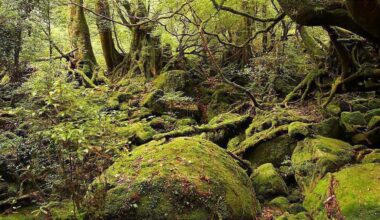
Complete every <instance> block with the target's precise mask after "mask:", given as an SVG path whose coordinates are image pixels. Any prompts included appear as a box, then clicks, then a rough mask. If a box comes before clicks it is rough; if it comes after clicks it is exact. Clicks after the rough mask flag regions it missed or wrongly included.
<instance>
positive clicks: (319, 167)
mask: <svg viewBox="0 0 380 220" xmlns="http://www.w3.org/2000/svg"><path fill="white" fill-rule="evenodd" d="M353 157H354V151H353V147H352V146H351V145H350V144H348V143H346V142H343V141H340V140H337V139H332V138H326V137H322V136H317V137H315V138H306V139H305V140H304V141H301V142H298V144H297V147H296V149H295V150H294V153H293V155H292V165H293V167H294V169H295V177H296V180H297V183H298V185H300V186H301V188H302V189H303V190H305V191H308V190H309V189H312V188H313V186H314V185H315V183H316V182H317V181H318V180H319V179H320V178H322V177H323V176H324V175H325V174H326V173H327V172H334V171H336V170H337V169H339V168H340V167H342V166H344V165H345V164H347V163H349V162H351V161H352V159H353Z"/></svg>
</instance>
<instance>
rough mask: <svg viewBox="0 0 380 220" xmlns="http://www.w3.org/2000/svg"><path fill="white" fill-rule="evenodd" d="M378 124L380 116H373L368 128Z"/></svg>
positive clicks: (379, 123) (370, 128)
mask: <svg viewBox="0 0 380 220" xmlns="http://www.w3.org/2000/svg"><path fill="white" fill-rule="evenodd" d="M378 126H380V116H374V117H372V118H371V120H370V121H369V122H368V129H369V130H372V129H374V128H376V127H378Z"/></svg>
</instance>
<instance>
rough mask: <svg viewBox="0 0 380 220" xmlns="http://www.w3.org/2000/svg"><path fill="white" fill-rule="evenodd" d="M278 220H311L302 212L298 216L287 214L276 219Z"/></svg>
mask: <svg viewBox="0 0 380 220" xmlns="http://www.w3.org/2000/svg"><path fill="white" fill-rule="evenodd" d="M276 220H311V218H310V217H309V214H308V213H307V212H300V213H297V214H289V213H285V214H283V215H282V216H280V217H278V218H276Z"/></svg>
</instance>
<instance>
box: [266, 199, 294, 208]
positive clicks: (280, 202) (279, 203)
mask: <svg viewBox="0 0 380 220" xmlns="http://www.w3.org/2000/svg"><path fill="white" fill-rule="evenodd" d="M269 205H271V206H275V207H277V208H279V209H281V210H283V211H286V210H288V209H289V207H290V202H289V200H288V199H287V198H285V197H283V196H280V197H276V198H274V199H272V200H271V201H270V202H269Z"/></svg>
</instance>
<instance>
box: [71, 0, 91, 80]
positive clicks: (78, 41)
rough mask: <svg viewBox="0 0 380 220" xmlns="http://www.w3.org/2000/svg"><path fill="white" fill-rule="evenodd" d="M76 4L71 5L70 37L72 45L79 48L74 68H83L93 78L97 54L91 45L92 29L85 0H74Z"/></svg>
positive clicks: (76, 52)
mask: <svg viewBox="0 0 380 220" xmlns="http://www.w3.org/2000/svg"><path fill="white" fill-rule="evenodd" d="M72 1H73V3H75V4H76V5H75V4H70V5H69V16H70V18H69V37H70V41H71V46H72V47H73V48H78V50H77V51H75V53H74V62H73V66H72V68H74V69H82V70H83V72H85V73H86V75H87V76H89V77H90V78H91V76H92V72H93V71H94V69H95V66H97V62H96V59H95V54H94V51H93V49H92V45H91V37H90V30H89V27H88V25H87V21H86V17H85V15H84V9H83V7H80V6H78V5H83V0H72Z"/></svg>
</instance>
